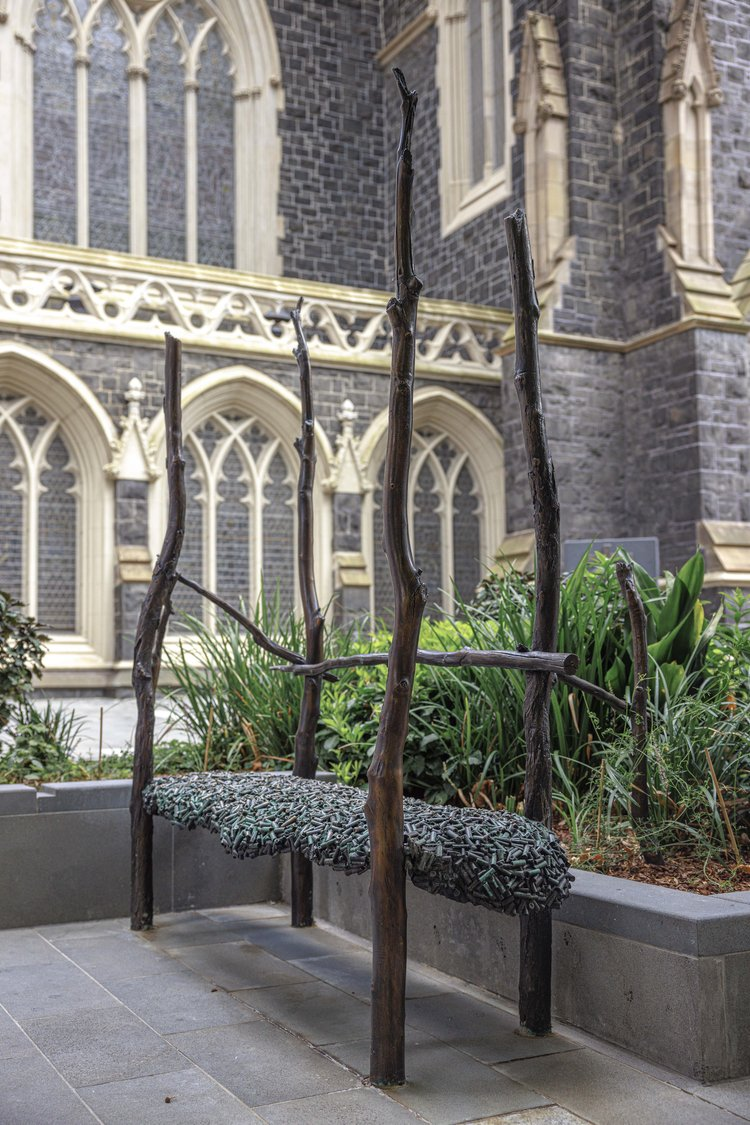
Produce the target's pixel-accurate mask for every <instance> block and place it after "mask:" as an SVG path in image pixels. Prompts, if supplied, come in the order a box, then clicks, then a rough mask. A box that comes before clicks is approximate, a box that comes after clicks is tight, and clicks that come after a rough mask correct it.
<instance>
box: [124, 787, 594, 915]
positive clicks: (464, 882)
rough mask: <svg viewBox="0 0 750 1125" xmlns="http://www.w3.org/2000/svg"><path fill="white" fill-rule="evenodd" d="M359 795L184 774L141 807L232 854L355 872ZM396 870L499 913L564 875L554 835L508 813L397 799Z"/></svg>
mask: <svg viewBox="0 0 750 1125" xmlns="http://www.w3.org/2000/svg"><path fill="white" fill-rule="evenodd" d="M365 797H366V794H365V793H364V792H363V790H361V789H354V788H352V787H351V786H348V785H336V784H333V783H331V782H326V781H307V780H305V779H303V778H299V777H293V776H292V775H291V774H289V775H282V776H279V775H278V774H262V773H250V774H233V773H192V774H186V775H184V776H181V777H160V778H157V779H156V780H155V781H153V782H152V783H151V785H149V787H148V788H147V789H146V791H145V793H144V800H145V803H146V808H147V810H148V812H150V813H152V814H153V815H156V816H163V817H165V818H166V819H167V820H169V821H171V822H172V823H173V824H178V825H180V826H182V827H183V828H196V827H202V828H207V829H208V830H209V831H210V832H215V833H216V834H217V835H218V837H219V840H220V841H221V843H222V845H223V847H224V848H225V849H226V851H228V852H230V853H231V854H232V855H233V856H235V857H237V858H239V859H245V858H255V857H256V856H261V855H277V854H278V853H280V852H288V851H296V852H300V853H301V854H302V855H304V856H306V857H307V858H308V859H310V860H312V862H313V863H316V864H320V865H322V866H325V867H332V868H333V869H334V870H336V871H345V872H346V873H347V874H350V875H355V874H360V873H362V872H363V871H367V870H368V869H369V867H370V841H369V837H368V832H367V823H366V821H365V813H364V804H365ZM404 850H405V853H406V872H407V874H408V876H409V878H410V879H411V880H412V882H413V883H414V884H415V885H416V886H417V887H421V888H422V889H423V890H425V891H430V892H431V893H432V894H439V895H443V896H444V897H446V898H450V899H455V900H456V901H457V902H470V903H473V904H474V905H476V906H485V907H487V908H488V909H489V910H498V911H501V912H502V913H503V914H528V913H530V912H532V911H536V910H541V909H545V908H550V907H556V906H559V905H560V903H561V902H562V901H563V899H565V898H566V897H567V895H568V893H569V891H570V886H571V883H572V878H573V877H572V876H571V875H570V873H569V872H568V861H567V858H566V856H565V853H564V851H563V849H562V846H561V845H560V842H559V841H558V839H557V837H556V836H555V835H554V834H553V833H552V832H550V831H549V829H547V828H545V827H544V825H542V824H539V823H538V822H536V821H533V820H527V819H526V818H525V817H522V816H518V815H516V814H515V813H508V812H490V811H489V810H483V809H471V808H453V807H449V806H435V805H428V804H426V803H425V802H424V801H416V800H412V799H409V798H406V799H405V800H404Z"/></svg>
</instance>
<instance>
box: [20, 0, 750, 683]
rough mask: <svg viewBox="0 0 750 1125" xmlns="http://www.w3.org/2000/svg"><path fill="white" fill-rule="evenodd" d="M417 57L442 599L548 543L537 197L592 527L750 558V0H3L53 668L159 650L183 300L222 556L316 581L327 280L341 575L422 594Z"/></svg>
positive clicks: (555, 439) (568, 533)
mask: <svg viewBox="0 0 750 1125" xmlns="http://www.w3.org/2000/svg"><path fill="white" fill-rule="evenodd" d="M393 65H399V66H401V67H402V69H403V70H404V72H405V73H406V76H407V79H408V81H409V82H410V84H412V85H414V86H416V87H417V88H418V89H419V91H420V105H419V110H418V115H419V116H418V127H417V132H416V139H415V145H414V157H415V165H416V199H415V240H416V241H415V257H416V264H417V272H418V273H419V274H420V276H421V277H422V279H423V281H424V283H425V284H424V290H423V293H424V299H423V301H422V306H421V316H420V324H419V347H418V360H417V376H418V378H417V391H416V397H415V423H416V426H415V438H414V450H413V468H412V481H411V509H412V512H411V519H412V530H413V536H414V540H415V544H416V553H417V557H418V561H419V563H420V565H422V566H423V568H424V570H425V577H426V580H427V583H428V586H429V587H430V589H431V591H432V593H433V608H434V611H435V612H440V611H446V612H450V610H451V608H452V605H453V598H454V592H455V591H456V590H457V591H458V593H459V594H460V595H461V596H463V597H468V596H471V593H472V592H473V590H474V589H475V587H476V585H477V582H478V581H479V579H480V578H481V576H482V574H483V572H484V570H485V568H486V567H487V566H488V565H490V564H491V563H492V561H493V560H494V559H495V558H496V557H497V555H498V552H502V553H503V554H505V555H506V556H509V557H511V558H512V559H514V561H516V562H517V563H518V564H519V565H528V563H529V561H530V560H529V557H528V556H529V550H530V537H529V535H528V531H527V529H528V527H529V523H530V514H529V504H530V500H529V494H528V487H527V483H526V478H525V474H526V469H525V463H524V456H523V449H522V445H521V438H520V432H519V428H518V421H517V406H516V403H515V401H514V399H515V392H514V389H513V380H512V363H513V359H512V352H513V340H512V330H511V319H512V318H511V314H510V281H509V276H508V265H507V254H506V250H505V246H504V235H503V226H502V217H503V215H504V214H505V213H507V212H508V211H509V210H512V209H513V208H514V207H515V206H517V205H518V204H522V205H524V206H525V207H526V209H527V212H528V214H529V220H530V224H531V229H532V237H533V242H534V257H535V264H536V273H537V283H538V289H539V295H540V301H541V306H542V315H541V337H540V338H541V353H542V364H543V371H544V376H545V386H546V403H547V410H548V415H549V431H550V440H551V444H552V449H553V455H554V457H555V463H556V469H557V476H558V483H559V486H560V493H561V504H562V513H563V534H564V537H565V538H567V539H587V540H588V539H598V538H607V539H613V540H619V539H622V538H623V537H633V536H655V537H656V538H657V539H658V542H659V546H660V551H661V560H662V563H663V565H665V566H670V567H671V566H674V565H677V564H679V562H681V561H682V560H683V559H684V558H685V557H686V556H687V555H688V554H689V553H690V552H692V551H693V550H694V549H695V546H696V544H697V543H700V544H701V545H702V546H703V547H704V549H705V552H706V556H707V564H708V572H709V573H708V582H709V584H713V585H715V586H731V585H736V584H743V583H748V584H750V490H748V487H747V485H748V458H749V457H750V413H749V407H748V385H747V384H748V379H747V362H748V342H747V341H748V331H750V325H749V324H748V319H747V318H748V316H749V315H750V253H749V252H750V235H749V234H748V232H749V231H750V130H749V129H748V127H747V124H746V121H745V116H746V106H747V104H748V101H749V100H750V0H734V2H729V0H575V2H574V0H535V2H534V3H524V2H521V0H430V2H426V0H400V2H398V0H0V136H2V138H3V142H4V148H3V153H2V157H1V161H2V162H1V163H0V588H2V589H5V590H8V591H9V592H10V593H12V594H14V595H15V596H17V597H18V598H20V599H21V600H22V601H23V602H25V604H26V605H28V607H29V608H30V610H31V611H32V612H33V613H35V614H36V615H37V616H38V617H39V618H40V620H42V621H43V622H44V623H45V624H46V625H47V626H48V628H49V630H50V632H51V635H52V644H51V650H50V654H49V657H48V660H47V672H46V682H47V683H48V685H49V686H57V687H65V686H76V687H79V686H88V687H91V688H99V689H109V688H117V687H120V686H123V685H125V684H126V683H127V681H128V679H129V660H130V653H131V650H132V638H133V630H134V623H135V616H136V613H137V607H138V604H139V601H140V599H141V598H142V595H143V591H144V589H145V583H146V582H147V581H148V576H149V573H150V569H151V566H152V563H153V557H154V552H155V550H156V549H157V547H158V544H159V542H160V538H161V533H162V521H163V512H164V479H163V460H164V433H163V421H162V418H161V416H160V396H161V386H162V379H161V370H162V363H163V359H162V354H163V352H162V338H163V333H164V331H165V330H169V331H172V332H174V333H175V334H176V335H178V336H179V337H180V338H181V339H182V341H183V357H184V365H183V366H184V380H185V385H184V396H183V402H184V425H185V433H186V461H187V479H188V492H189V521H188V536H187V541H186V544H185V550H184V556H183V559H184V569H185V571H186V572H187V573H190V574H192V575H194V576H195V577H197V578H199V579H200V580H201V581H203V582H204V584H206V585H208V586H210V587H213V588H216V589H218V590H219V591H221V592H223V593H224V594H225V596H228V597H230V598H232V599H239V598H242V599H243V600H244V601H245V602H246V603H248V604H250V605H252V604H254V602H255V599H256V598H257V596H258V594H259V592H260V589H261V586H262V585H264V586H265V588H266V590H268V589H269V588H270V589H274V590H275V589H278V593H279V597H280V599H281V602H282V604H283V605H285V606H292V605H293V604H294V601H295V583H296V577H295V564H296V552H295V514H294V503H295V496H294V484H295V477H296V455H295V453H294V449H293V441H294V438H295V436H296V434H297V431H298V427H299V403H298V397H297V386H296V383H297V375H296V366H295V364H294V361H293V359H292V355H291V348H292V344H293V340H292V334H291V326H290V324H289V321H288V319H287V318H288V311H289V309H290V307H291V306H292V304H293V303H295V302H296V300H297V299H298V297H299V296H302V297H303V298H304V302H305V306H304V307H305V322H306V326H307V331H308V335H309V339H310V349H311V355H312V359H313V366H314V378H315V385H314V390H315V398H316V406H317V415H318V431H319V432H318V437H319V443H318V444H319V461H318V476H317V490H318V498H317V499H318V507H317V513H318V515H317V540H318V546H317V552H318V558H317V560H316V561H317V568H318V574H319V576H320V586H321V594H322V597H323V598H324V599H328V598H329V597H333V598H334V604H335V606H336V612H337V613H338V614H340V615H341V616H342V617H350V616H352V615H359V614H362V613H368V612H369V613H373V614H377V613H378V612H382V611H383V610H385V609H387V606H388V602H389V580H388V574H387V568H386V565H385V560H384V558H383V555H382V551H381V550H380V545H379V539H380V534H379V525H378V520H379V511H380V490H381V484H382V464H383V456H384V451H385V417H386V416H385V410H386V404H387V397H388V368H389V354H388V345H389V340H388V324H387V320H386V318H385V316H384V309H385V304H386V301H387V299H388V294H389V291H390V290H391V289H392V284H393V277H392V270H393V266H392V255H391V228H392V196H393V153H394V149H395V143H396V139H397V133H398V106H397V95H396V91H395V86H394V83H393V80H392V79H391V77H390V74H389V70H390V67H391V66H393ZM179 607H180V608H181V609H184V610H187V611H189V612H193V613H197V614H202V613H205V612H207V610H205V609H204V608H203V607H201V606H200V605H199V604H198V603H197V602H196V601H195V600H194V599H191V598H190V597H186V596H184V595H183V596H181V598H180V600H179Z"/></svg>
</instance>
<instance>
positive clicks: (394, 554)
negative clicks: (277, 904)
mask: <svg viewBox="0 0 750 1125" xmlns="http://www.w3.org/2000/svg"><path fill="white" fill-rule="evenodd" d="M394 74H395V76H396V81H397V82H398V85H399V89H400V92H401V137H400V140H399V146H398V164H397V173H396V278H397V294H398V295H397V296H396V297H395V298H393V299H392V300H391V301H390V302H389V304H388V317H389V319H390V322H391V326H392V329H393V352H392V360H391V389H390V402H389V409H388V442H387V447H386V455H385V474H384V481H383V543H384V547H385V553H386V556H387V558H388V565H389V567H390V572H391V580H392V582H393V593H394V611H395V614H394V627H393V639H392V641H391V648H390V655H389V660H388V676H387V680H386V689H385V697H384V700H383V709H382V712H381V716H380V726H379V729H378V737H377V742H376V744H375V752H374V755H373V759H372V764H371V766H370V769H369V770H368V773H367V777H368V781H369V793H368V797H367V802H366V804H365V814H366V816H367V824H368V828H369V833H370V864H371V879H370V904H371V910H372V931H373V939H372V953H373V964H372V1041H371V1048H370V1079H371V1081H372V1082H373V1084H374V1085H376V1086H393V1085H398V1084H400V1083H402V1082H403V1081H404V1077H405V1074H404V1014H405V1006H404V992H405V987H406V887H405V876H406V871H405V863H404V777H403V754H404V742H405V741H406V734H407V731H408V728H409V704H410V702H411V693H412V687H413V683H414V671H415V667H416V656H417V644H418V641H419V628H420V624H421V621H422V614H423V612H424V606H425V600H426V594H425V589H424V586H423V584H422V581H421V578H420V571H419V570H418V569H417V567H416V565H415V563H414V558H413V554H412V548H411V542H410V540H409V523H408V516H407V497H408V483H409V460H410V452H411V435H412V424H413V394H414V361H415V337H416V323H417V304H418V299H419V291H420V289H421V287H422V285H421V282H420V281H419V280H418V279H417V278H416V277H415V276H414V270H413V265H412V246H411V198H412V176H413V173H412V157H411V151H410V148H409V145H410V142H411V132H412V126H413V123H414V111H415V109H416V105H417V95H416V92H415V91H410V90H409V88H408V87H407V85H406V81H405V79H404V76H403V74H402V73H401V71H399V70H394Z"/></svg>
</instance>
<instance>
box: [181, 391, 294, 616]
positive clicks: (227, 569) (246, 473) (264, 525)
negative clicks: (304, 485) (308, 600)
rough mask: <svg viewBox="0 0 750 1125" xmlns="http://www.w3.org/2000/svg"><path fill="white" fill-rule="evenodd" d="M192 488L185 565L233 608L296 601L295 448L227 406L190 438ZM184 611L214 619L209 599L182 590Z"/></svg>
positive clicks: (289, 604)
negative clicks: (262, 598) (262, 599)
mask: <svg viewBox="0 0 750 1125" xmlns="http://www.w3.org/2000/svg"><path fill="white" fill-rule="evenodd" d="M185 459H186V465H185V475H186V481H187V493H188V516H187V526H188V528H189V529H190V530H189V534H188V535H187V536H186V538H185V545H184V548H183V553H182V567H183V569H184V571H185V573H186V574H188V575H190V576H192V577H194V578H196V579H197V580H198V581H200V582H202V583H203V584H204V585H205V586H207V587H209V588H210V589H215V590H218V591H219V593H221V595H222V597H224V598H226V600H227V601H229V602H231V603H232V604H233V605H235V606H239V604H240V603H243V604H244V605H245V606H247V607H251V608H252V607H254V606H255V604H256V601H257V599H258V597H259V596H260V593H261V590H263V592H264V594H265V596H266V598H267V599H269V600H270V599H273V598H274V597H275V596H276V592H277V591H278V598H279V606H280V609H281V611H282V613H286V612H288V611H289V610H291V609H292V608H293V606H294V602H295V591H296V582H295V559H296V551H295V548H294V544H295V536H296V522H295V517H294V511H295V507H294V488H293V483H294V476H293V472H294V469H293V465H292V462H291V457H290V454H289V451H288V450H286V449H285V448H284V447H283V445H282V443H281V440H280V439H279V438H277V437H274V436H272V435H271V433H270V432H269V431H268V430H267V429H266V428H265V427H264V426H263V425H262V424H261V423H260V422H259V420H258V419H257V418H256V417H255V416H254V415H252V414H249V413H245V412H244V411H241V410H235V409H231V408H229V409H227V408H225V409H222V410H217V411H214V412H213V413H211V414H210V415H209V416H208V417H206V418H204V419H203V420H202V421H201V423H200V424H199V425H197V426H195V427H194V428H193V429H192V430H191V431H190V433H189V434H188V435H187V438H186V441H185ZM175 606H176V608H177V609H178V610H181V611H183V612H186V613H189V614H192V615H194V616H197V617H202V618H203V619H204V620H205V621H206V622H208V621H210V620H211V615H212V610H211V607H210V604H209V603H204V604H203V605H201V602H200V599H199V598H198V596H197V595H195V594H193V593H192V592H191V591H187V590H185V591H183V589H182V588H180V589H179V591H176V597H175Z"/></svg>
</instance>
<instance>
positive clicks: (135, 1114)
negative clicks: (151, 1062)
mask: <svg viewBox="0 0 750 1125" xmlns="http://www.w3.org/2000/svg"><path fill="white" fill-rule="evenodd" d="M78 1093H79V1094H80V1095H81V1097H82V1098H83V1100H84V1101H85V1102H86V1103H87V1104H88V1105H90V1106H91V1108H92V1109H93V1110H94V1111H95V1112H96V1113H97V1114H98V1116H99V1117H100V1118H101V1119H102V1121H104V1122H106V1125H162V1122H163V1123H164V1125H167V1123H168V1125H251V1123H253V1122H254V1123H255V1125H258V1122H259V1121H260V1120H261V1119H260V1117H258V1116H257V1115H256V1114H255V1113H254V1112H253V1110H252V1109H249V1108H248V1107H247V1106H245V1105H242V1103H241V1102H239V1101H238V1100H237V1099H236V1098H235V1097H234V1096H233V1095H232V1094H230V1093H228V1092H227V1091H226V1090H223V1089H222V1088H221V1086H219V1085H218V1083H216V1082H214V1081H212V1079H211V1078H209V1077H208V1075H206V1074H203V1073H202V1072H201V1071H200V1070H198V1069H197V1068H196V1067H190V1068H188V1069H186V1070H176V1071H172V1072H171V1073H169V1074H152V1075H149V1076H148V1077H147V1078H128V1079H127V1080H125V1081H123V1082H105V1083H104V1084H103V1085H99V1086H83V1087H81V1089H79V1091H78Z"/></svg>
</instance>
